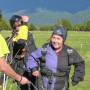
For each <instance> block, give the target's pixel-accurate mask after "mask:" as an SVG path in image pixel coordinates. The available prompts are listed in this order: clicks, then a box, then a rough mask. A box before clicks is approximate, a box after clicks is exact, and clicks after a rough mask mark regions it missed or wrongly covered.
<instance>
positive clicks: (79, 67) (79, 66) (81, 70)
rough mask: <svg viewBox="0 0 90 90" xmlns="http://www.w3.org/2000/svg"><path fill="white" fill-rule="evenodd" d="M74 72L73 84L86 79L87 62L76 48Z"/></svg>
mask: <svg viewBox="0 0 90 90" xmlns="http://www.w3.org/2000/svg"><path fill="white" fill-rule="evenodd" d="M73 65H74V74H73V76H72V84H73V85H76V84H77V83H78V82H79V81H82V80H83V79H84V75H85V62H84V60H83V59H82V57H81V56H80V55H79V54H78V53H77V52H76V51H75V50H74V52H73Z"/></svg>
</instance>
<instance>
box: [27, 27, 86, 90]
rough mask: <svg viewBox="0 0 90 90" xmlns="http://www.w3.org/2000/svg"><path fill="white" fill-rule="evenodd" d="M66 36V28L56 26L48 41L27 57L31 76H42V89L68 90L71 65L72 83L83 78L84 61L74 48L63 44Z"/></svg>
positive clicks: (76, 82) (75, 83) (74, 83)
mask: <svg viewBox="0 0 90 90" xmlns="http://www.w3.org/2000/svg"><path fill="white" fill-rule="evenodd" d="M66 37H67V30H66V29H65V28H63V27H56V28H55V29H54V31H53V33H52V35H51V38H50V42H49V43H48V44H46V45H44V46H43V48H39V49H37V50H36V51H35V52H33V53H31V55H30V56H29V57H28V61H27V68H28V70H29V71H30V72H31V73H32V75H33V76H36V77H40V75H41V76H42V82H43V88H44V90H68V89H69V73H70V68H71V65H74V74H73V76H72V85H77V84H78V83H79V81H82V80H83V79H84V72H85V66H84V61H83V59H82V58H81V56H80V55H79V54H78V53H77V52H76V50H74V49H73V48H71V47H69V46H67V45H65V44H64V42H65V40H66ZM45 53H46V54H45ZM43 56H44V57H45V58H44V57H43ZM40 58H42V59H40ZM43 59H45V60H43ZM38 62H39V64H38ZM39 66H40V68H39ZM39 90H42V89H39Z"/></svg>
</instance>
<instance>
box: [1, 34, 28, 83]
mask: <svg viewBox="0 0 90 90" xmlns="http://www.w3.org/2000/svg"><path fill="white" fill-rule="evenodd" d="M8 53H9V49H8V46H7V44H6V41H5V39H4V38H3V37H2V35H1V34H0V71H2V72H4V73H5V74H6V75H8V76H10V77H11V78H13V79H15V80H17V81H19V82H20V83H21V84H27V83H29V81H28V79H26V78H25V77H23V76H21V75H19V74H17V73H16V72H15V71H14V70H13V69H12V68H11V67H10V65H9V64H7V62H6V59H5V55H7V54H8Z"/></svg>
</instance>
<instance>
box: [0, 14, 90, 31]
mask: <svg viewBox="0 0 90 90" xmlns="http://www.w3.org/2000/svg"><path fill="white" fill-rule="evenodd" d="M58 25H62V26H63V27H65V28H66V29H67V30H68V31H90V20H88V21H87V22H85V23H83V24H72V23H71V22H70V21H69V20H67V19H62V20H57V22H56V23H55V24H53V25H52V24H51V25H44V26H42V25H41V26H38V25H35V24H33V23H31V22H30V23H29V24H28V26H29V27H30V30H31V31H51V30H53V28H54V27H55V26H58ZM0 30H11V27H10V25H9V22H8V21H6V20H5V18H4V17H3V16H2V15H1V13H0Z"/></svg>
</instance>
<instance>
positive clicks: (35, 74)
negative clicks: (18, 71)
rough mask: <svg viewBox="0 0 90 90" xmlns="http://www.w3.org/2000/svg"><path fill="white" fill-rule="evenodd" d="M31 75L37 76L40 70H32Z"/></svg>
mask: <svg viewBox="0 0 90 90" xmlns="http://www.w3.org/2000/svg"><path fill="white" fill-rule="evenodd" d="M32 75H33V76H35V77H39V75H40V72H39V71H34V72H33V73H32Z"/></svg>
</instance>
